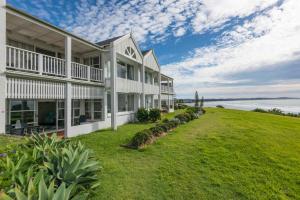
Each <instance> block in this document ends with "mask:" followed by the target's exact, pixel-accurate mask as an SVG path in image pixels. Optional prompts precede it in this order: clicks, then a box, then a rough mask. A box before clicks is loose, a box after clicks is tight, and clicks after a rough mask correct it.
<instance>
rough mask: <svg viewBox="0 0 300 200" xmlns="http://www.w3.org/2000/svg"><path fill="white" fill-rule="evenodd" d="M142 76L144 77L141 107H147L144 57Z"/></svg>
mask: <svg viewBox="0 0 300 200" xmlns="http://www.w3.org/2000/svg"><path fill="white" fill-rule="evenodd" d="M141 75H142V76H141V78H142V95H141V97H142V99H141V107H142V108H145V65H144V59H143V63H142V73H141Z"/></svg>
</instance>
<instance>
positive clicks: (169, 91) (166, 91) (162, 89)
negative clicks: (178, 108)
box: [161, 85, 174, 94]
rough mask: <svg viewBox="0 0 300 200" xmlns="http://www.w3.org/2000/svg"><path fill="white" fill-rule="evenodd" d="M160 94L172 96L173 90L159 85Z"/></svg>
mask: <svg viewBox="0 0 300 200" xmlns="http://www.w3.org/2000/svg"><path fill="white" fill-rule="evenodd" d="M161 92H162V93H169V94H173V93H174V88H173V87H168V86H166V85H161Z"/></svg>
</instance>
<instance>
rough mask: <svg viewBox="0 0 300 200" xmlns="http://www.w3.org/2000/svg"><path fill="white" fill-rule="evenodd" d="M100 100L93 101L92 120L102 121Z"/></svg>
mask: <svg viewBox="0 0 300 200" xmlns="http://www.w3.org/2000/svg"><path fill="white" fill-rule="evenodd" d="M102 108H103V105H102V100H101V99H99V100H94V120H100V119H102Z"/></svg>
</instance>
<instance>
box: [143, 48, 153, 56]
mask: <svg viewBox="0 0 300 200" xmlns="http://www.w3.org/2000/svg"><path fill="white" fill-rule="evenodd" d="M150 51H152V49H148V50H145V51H142V54H143V56H144V55H146V54H147V53H149V52H150Z"/></svg>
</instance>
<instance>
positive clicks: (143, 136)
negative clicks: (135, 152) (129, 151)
mask: <svg viewBox="0 0 300 200" xmlns="http://www.w3.org/2000/svg"><path fill="white" fill-rule="evenodd" d="M151 139H152V132H151V131H150V130H149V129H145V130H143V131H140V132H137V133H136V134H135V135H134V136H133V138H132V139H131V142H130V146H132V147H134V148H139V147H140V146H142V145H145V144H147V143H149V142H150V141H151Z"/></svg>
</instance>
